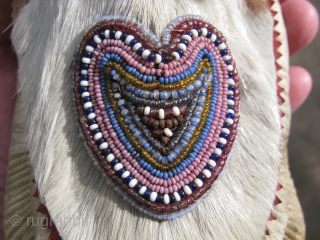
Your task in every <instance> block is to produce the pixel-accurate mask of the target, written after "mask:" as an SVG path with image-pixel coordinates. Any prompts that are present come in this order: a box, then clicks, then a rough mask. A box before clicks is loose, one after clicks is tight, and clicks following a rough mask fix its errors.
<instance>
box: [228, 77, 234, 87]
mask: <svg viewBox="0 0 320 240" xmlns="http://www.w3.org/2000/svg"><path fill="white" fill-rule="evenodd" d="M234 84H235V83H234V80H233V79H232V78H229V79H228V85H232V86H234Z"/></svg>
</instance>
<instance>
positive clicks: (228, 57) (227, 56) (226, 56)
mask: <svg viewBox="0 0 320 240" xmlns="http://www.w3.org/2000/svg"><path fill="white" fill-rule="evenodd" d="M230 59H231V56H230V55H224V56H223V60H224V61H228V60H230Z"/></svg>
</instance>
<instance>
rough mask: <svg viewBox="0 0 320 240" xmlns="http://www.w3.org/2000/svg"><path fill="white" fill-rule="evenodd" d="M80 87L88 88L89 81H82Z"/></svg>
mask: <svg viewBox="0 0 320 240" xmlns="http://www.w3.org/2000/svg"><path fill="white" fill-rule="evenodd" d="M80 86H82V87H87V86H89V82H88V81H85V80H82V81H81V82H80Z"/></svg>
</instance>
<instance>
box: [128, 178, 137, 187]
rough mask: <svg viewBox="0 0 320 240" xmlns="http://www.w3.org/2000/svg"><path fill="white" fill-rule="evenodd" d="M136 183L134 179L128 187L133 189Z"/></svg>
mask: <svg viewBox="0 0 320 240" xmlns="http://www.w3.org/2000/svg"><path fill="white" fill-rule="evenodd" d="M137 183H138V180H137V179H135V178H134V179H132V180H131V181H130V182H129V187H131V188H133V187H134V186H135V185H136V184H137Z"/></svg>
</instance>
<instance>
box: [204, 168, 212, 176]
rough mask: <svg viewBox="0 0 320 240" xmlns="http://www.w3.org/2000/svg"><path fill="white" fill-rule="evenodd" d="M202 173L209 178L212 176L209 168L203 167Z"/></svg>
mask: <svg viewBox="0 0 320 240" xmlns="http://www.w3.org/2000/svg"><path fill="white" fill-rule="evenodd" d="M202 174H203V175H204V176H205V177H206V178H209V177H211V172H210V171H209V170H208V169H203V170H202Z"/></svg>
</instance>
